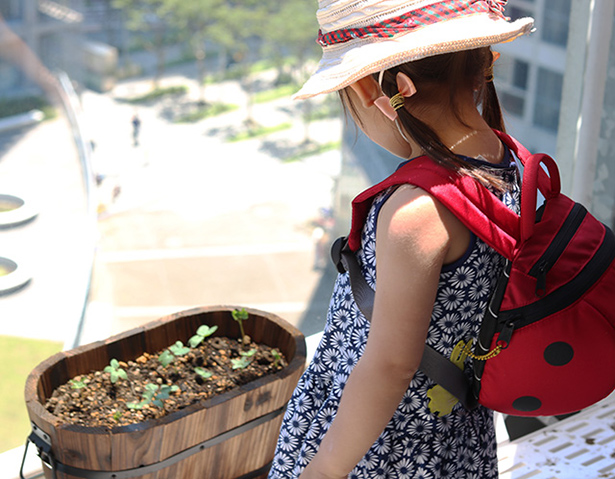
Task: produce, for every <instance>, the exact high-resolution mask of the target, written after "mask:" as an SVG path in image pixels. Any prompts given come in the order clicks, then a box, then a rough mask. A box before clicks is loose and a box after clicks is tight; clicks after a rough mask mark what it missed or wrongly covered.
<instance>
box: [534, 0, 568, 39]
mask: <svg viewBox="0 0 615 479" xmlns="http://www.w3.org/2000/svg"><path fill="white" fill-rule="evenodd" d="M570 4H571V0H545V3H544V14H543V19H544V20H543V23H542V25H540V32H541V37H542V39H543V40H544V41H545V42H548V43H552V44H554V45H559V46H562V47H566V44H567V43H568V23H569V19H570Z"/></svg>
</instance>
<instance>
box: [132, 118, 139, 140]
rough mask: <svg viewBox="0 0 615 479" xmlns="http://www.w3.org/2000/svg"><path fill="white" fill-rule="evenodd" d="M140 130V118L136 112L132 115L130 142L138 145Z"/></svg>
mask: <svg viewBox="0 0 615 479" xmlns="http://www.w3.org/2000/svg"><path fill="white" fill-rule="evenodd" d="M140 131H141V119H140V118H139V115H137V114H136V113H135V114H134V115H133V117H132V144H133V146H139V133H140Z"/></svg>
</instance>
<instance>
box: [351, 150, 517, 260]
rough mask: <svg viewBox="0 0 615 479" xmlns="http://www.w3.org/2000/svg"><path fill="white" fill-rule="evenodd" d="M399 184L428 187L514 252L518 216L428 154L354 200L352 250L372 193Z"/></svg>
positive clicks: (499, 246)
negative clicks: (437, 162)
mask: <svg viewBox="0 0 615 479" xmlns="http://www.w3.org/2000/svg"><path fill="white" fill-rule="evenodd" d="M401 184H411V185H414V186H418V187H419V188H422V189H423V190H425V191H427V192H428V193H429V194H431V195H432V196H434V197H435V198H437V199H438V201H440V202H441V203H442V204H443V205H444V206H446V208H448V209H449V210H450V211H452V212H453V213H454V214H455V216H457V218H459V220H460V221H461V222H462V223H463V224H464V225H465V226H466V227H467V228H468V229H470V230H471V231H472V232H473V233H475V234H476V235H477V236H478V237H480V238H481V239H482V240H483V241H485V243H487V244H488V245H489V246H491V247H492V248H493V249H495V250H496V251H497V252H498V253H500V254H501V255H502V256H504V257H506V258H508V259H512V257H513V256H514V253H515V251H516V247H517V243H518V242H519V238H520V222H519V216H518V215H517V214H516V213H514V212H513V211H511V210H510V209H509V208H507V207H506V206H505V205H504V204H503V203H502V202H501V201H500V200H499V199H498V198H497V197H496V196H495V195H494V194H493V193H491V191H489V190H488V189H487V188H485V187H484V186H483V185H481V184H480V183H478V182H477V181H476V180H475V179H473V178H472V177H470V176H467V175H460V174H458V173H456V172H454V171H452V170H450V169H449V168H446V167H445V166H442V165H438V164H436V163H435V162H434V161H433V160H431V159H430V158H428V157H427V156H421V157H419V158H415V159H413V160H410V161H408V162H407V163H405V164H404V165H402V166H401V167H400V168H398V169H397V171H395V173H393V174H392V175H391V176H389V177H388V178H386V179H385V180H384V181H382V182H380V183H378V184H377V185H375V186H373V187H371V188H369V189H367V190H365V191H364V192H363V193H361V194H360V195H358V196H357V197H356V198H355V199H354V200H353V202H352V227H351V230H350V234H349V236H348V243H349V246H350V249H351V250H352V251H357V250H358V249H359V247H360V246H361V230H362V228H363V224H364V223H365V219H366V217H367V214H368V212H369V208H370V207H371V204H372V200H373V198H374V196H376V195H377V194H378V193H380V192H381V191H384V190H385V189H387V188H389V187H391V186H396V185H401Z"/></svg>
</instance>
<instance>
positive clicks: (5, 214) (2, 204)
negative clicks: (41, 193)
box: [0, 193, 38, 229]
mask: <svg viewBox="0 0 615 479" xmlns="http://www.w3.org/2000/svg"><path fill="white" fill-rule="evenodd" d="M37 215H38V212H37V211H36V210H35V209H34V208H33V207H32V205H31V204H30V203H28V202H26V201H25V200H24V199H23V198H20V197H19V196H16V195H8V194H2V193H0V229H2V228H13V227H15V226H21V225H23V224H26V223H29V222H30V221H32V220H33V219H34V218H35V217H36V216H37Z"/></svg>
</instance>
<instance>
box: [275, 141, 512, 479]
mask: <svg viewBox="0 0 615 479" xmlns="http://www.w3.org/2000/svg"><path fill="white" fill-rule="evenodd" d="M510 157H511V155H510V153H507V155H506V157H505V160H504V162H503V163H501V164H500V165H495V166H493V165H489V164H488V163H486V162H482V161H480V160H475V159H471V158H465V157H463V159H464V160H466V161H468V162H475V163H477V164H479V165H480V166H481V167H482V168H490V171H491V172H493V173H494V174H496V175H498V176H499V177H501V178H502V179H503V180H504V181H505V182H506V183H507V184H508V185H509V190H508V191H506V192H505V193H503V194H499V196H500V197H501V199H502V201H503V202H504V203H505V204H506V205H507V206H508V207H509V208H511V209H513V210H514V211H516V212H518V205H519V196H520V190H519V175H518V170H517V168H516V166H515V164H514V161H510ZM391 193H392V189H389V190H386V191H384V192H383V193H381V194H380V195H378V196H377V197H376V198H375V199H374V201H373V204H372V206H371V209H370V212H369V214H368V218H367V221H366V223H365V226H364V228H363V231H362V236H361V249H360V250H359V251H358V252H357V255H358V259H359V262H360V264H361V268H362V271H363V275H364V276H365V278H366V279H367V281H368V283H369V284H370V286H372V287H373V288H374V289H375V287H376V222H377V218H378V212H379V211H380V208H381V207H382V205H383V204H384V202H385V201H386V199H387V198H388V197H389V196H390V194H391ZM501 267H502V257H501V256H500V255H498V254H497V253H496V252H495V251H494V250H493V249H491V248H490V247H489V246H487V245H486V244H485V243H484V242H483V241H482V240H480V239H478V238H476V237H475V236H474V235H472V240H471V243H470V247H469V248H468V250H467V252H466V254H465V255H464V257H463V258H461V259H460V260H459V261H457V262H456V263H454V264H450V265H446V266H445V267H444V268H443V269H442V272H441V275H440V283H439V286H438V293H437V299H436V303H435V305H434V309H433V313H432V317H431V323H430V326H429V330H428V336H427V344H429V345H430V346H432V347H433V348H435V349H436V350H437V351H438V352H440V353H441V354H443V355H444V356H446V357H450V356H451V353H452V351H453V348H454V347H455V345H456V344H457V343H458V342H459V341H460V340H464V341H467V340H469V339H475V338H476V337H477V334H478V329H479V325H480V318H481V317H482V316H483V313H484V310H485V308H486V305H487V300H488V298H489V294H490V291H491V289H492V286H493V284H494V280H495V279H496V278H497V275H498V273H499V272H500V271H501ZM369 327H370V323H369V322H368V321H367V320H366V319H365V318H364V317H363V315H362V314H361V312H360V311H359V309H358V307H357V305H356V304H355V301H354V298H353V296H352V291H351V289H350V281H349V278H348V273H344V274H340V275H339V276H338V278H337V281H336V283H335V287H334V290H333V295H332V298H331V303H330V306H329V311H328V314H327V322H326V325H325V330H324V333H323V337H322V339H321V342H320V344H319V346H318V348H317V350H316V353H315V355H314V358H313V360H312V362H311V363H310V365H309V366H308V368H307V369H306V371H305V373H304V374H303V376H302V377H301V379H300V380H299V383H298V385H297V388H296V390H295V392H294V394H293V396H292V398H291V400H290V402H289V404H288V409H287V411H286V414H285V417H284V422H283V424H282V428H281V431H280V436H279V439H278V444H277V449H276V453H275V457H274V460H273V465H272V469H271V471H270V473H269V479H292V478H296V477H298V476H299V475H300V474H301V472H302V471H303V469H304V468H305V467H306V466H307V464H308V463H309V461H310V460H311V458H312V457H313V456H314V455H315V454H316V451H317V450H318V446H319V444H320V442H321V440H322V438H323V437H324V435H325V433H326V432H327V430H328V428H329V426H330V425H331V422H332V421H333V418H334V417H335V414H336V411H337V408H338V405H339V401H340V398H341V395H342V391H343V389H344V385H345V384H346V381H347V380H348V376H349V375H350V373H351V371H352V369H353V367H354V366H355V365H356V364H357V361H358V360H359V358H360V357H361V355H362V354H363V351H364V348H365V344H366V342H367V337H368V334H369ZM465 372H466V374H468V375H470V374H471V360H469V359H468V360H466V362H465ZM434 385H435V384H434V382H433V381H431V380H430V379H429V378H428V377H427V376H426V375H425V374H424V373H423V372H421V371H418V372H417V373H416V375H415V376H414V378H413V379H412V381H411V382H410V385H409V387H408V389H407V391H406V393H405V395H404V397H403V399H402V400H401V402H400V404H399V406H398V408H397V410H396V412H395V414H394V416H393V418H392V419H391V421H390V422H389V423H388V425H387V426H386V428H385V429H384V431H383V432H382V434H381V435H380V437H379V438H378V440H377V441H376V442H375V443H374V444H373V445H372V447H371V448H370V449H369V451H368V452H367V454H366V455H365V456H364V458H363V459H362V460H361V462H359V464H357V466H356V467H355V468H354V469H353V471H352V472H351V474H350V476H349V477H350V478H361V479H367V478H369V479H384V478H391V479H393V478H395V479H410V478H412V479H440V478H451V479H453V478H454V479H472V478H476V479H496V478H497V477H498V470H497V456H496V440H495V428H494V422H493V412H492V411H491V410H488V409H486V408H484V407H482V406H479V407H478V408H476V409H475V410H473V411H468V410H466V409H465V408H464V407H463V406H462V405H461V404H459V403H458V404H456V405H455V406H454V407H453V409H452V412H450V413H449V414H447V415H442V416H438V415H436V414H434V413H432V412H431V411H430V409H429V399H428V396H427V393H428V390H429V389H430V388H432V387H434Z"/></svg>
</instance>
